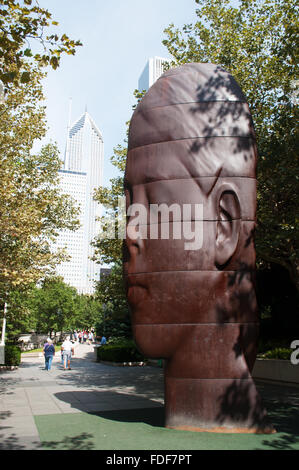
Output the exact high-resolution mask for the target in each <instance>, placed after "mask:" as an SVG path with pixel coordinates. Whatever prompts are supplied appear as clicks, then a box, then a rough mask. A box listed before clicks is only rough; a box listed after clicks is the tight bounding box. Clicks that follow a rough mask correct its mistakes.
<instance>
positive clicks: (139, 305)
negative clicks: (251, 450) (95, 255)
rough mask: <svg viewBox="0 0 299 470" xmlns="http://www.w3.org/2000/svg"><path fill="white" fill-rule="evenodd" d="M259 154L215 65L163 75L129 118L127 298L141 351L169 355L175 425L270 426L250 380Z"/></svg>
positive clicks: (169, 413) (238, 96) (240, 99)
mask: <svg viewBox="0 0 299 470" xmlns="http://www.w3.org/2000/svg"><path fill="white" fill-rule="evenodd" d="M256 158H257V152H256V144H255V135H254V130H253V125H252V120H251V115H250V112H249V108H248V105H247V103H246V100H245V98H244V96H243V94H242V91H241V90H240V88H239V86H238V84H237V83H236V82H235V80H234V79H233V77H232V76H231V75H230V74H228V73H227V72H226V71H225V70H223V69H222V68H220V67H218V66H216V65H213V64H188V65H184V66H182V67H178V68H174V69H171V70H169V71H167V72H166V73H164V74H163V75H162V77H160V79H159V80H158V81H157V82H156V83H155V84H154V85H153V86H152V87H151V88H150V90H149V91H148V93H147V94H146V95H145V96H144V98H143V100H142V101H141V102H140V103H139V105H138V106H137V108H136V110H135V112H134V114H133V117H132V119H131V125H130V132H129V144H128V155H127V165H126V173H125V193H126V201H127V209H128V211H127V215H128V217H127V238H126V244H125V255H124V272H125V279H126V284H127V297H128V302H129V305H130V309H131V313H132V325H133V333H134V337H135V340H136V343H137V345H138V347H139V348H140V349H141V351H142V352H143V353H144V354H145V355H146V356H147V357H151V358H153V357H156V358H164V359H165V364H166V365H165V408H166V426H168V427H175V428H181V429H198V430H215V429H220V430H226V429H229V430H235V431H236V430H239V431H240V430H241V431H254V432H255V431H257V430H265V429H266V425H265V412H264V410H263V407H262V405H261V403H260V399H259V396H258V394H257V391H256V388H255V385H254V382H253V380H252V378H251V375H250V372H251V370H252V368H253V364H254V361H255V355H256V340H257V332H258V315H257V305H256V296H255V291H254V269H255V249H254V228H255V217H256V176H255V175H256Z"/></svg>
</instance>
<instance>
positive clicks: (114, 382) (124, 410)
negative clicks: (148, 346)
mask: <svg viewBox="0 0 299 470" xmlns="http://www.w3.org/2000/svg"><path fill="white" fill-rule="evenodd" d="M258 388H259V390H260V393H261V395H262V397H263V399H264V401H265V404H266V407H267V409H268V412H269V414H270V416H271V420H272V422H273V424H274V425H275V426H276V427H277V428H278V433H277V434H276V435H271V436H263V437H261V436H258V437H253V436H252V435H243V436H240V435H238V436H239V437H238V436H236V435H234V436H235V437H234V441H232V438H231V436H230V435H211V433H190V432H186V431H173V430H166V429H165V428H163V403H164V396H163V395H164V394H163V371H162V369H160V368H155V367H149V366H146V367H114V366H110V365H104V364H101V363H96V362H95V361H94V353H93V346H90V345H88V344H83V345H77V346H76V349H75V356H74V357H73V359H72V370H67V371H64V370H63V369H62V367H61V363H60V353H59V354H57V355H56V357H55V358H54V361H53V366H52V370H51V371H46V370H44V359H43V357H29V356H28V357H25V358H23V359H22V364H21V365H20V367H19V368H18V369H17V370H14V371H5V372H1V373H0V420H1V421H0V449H3V450H4V449H5V450H10V449H32V450H37V449H44V448H52V449H55V448H56V447H55V446H57V445H58V444H57V442H58V441H59V443H60V446H62V448H67V449H74V448H82V449H88V448H108V449H111V448H112V449H123V448H125V449H142V448H144V449H151V448H152V449H155V448H159V449H165V450H167V449H180V448H185V449H188V448H189V447H188V445H190V448H191V445H192V446H193V447H192V448H193V449H197V448H205V449H209V448H240V447H241V448H249V449H251V448H265V447H266V448H270V449H271V448H274V449H289V448H290V449H291V448H297V449H298V448H299V426H298V423H299V388H298V387H290V386H286V385H284V386H279V385H273V384H272V385H271V384H266V383H261V382H260V383H258ZM161 416H162V421H161ZM155 420H156V422H155ZM133 422H134V426H135V427H133ZM72 426H76V431H77V434H76V433H75V431H74V430H73V429H72ZM136 426H137V427H136ZM90 429H93V432H92V433H90V432H89V430H90ZM99 429H100V432H101V436H100V437H99V436H98V435H97V433H98V432H99ZM72 431H74V432H73V434H72ZM109 432H110V434H111V436H110V439H111V440H110V441H108V438H109ZM130 433H131V435H130ZM134 433H135V434H134ZM74 435H76V436H77V437H76V439H74V438H72V436H74ZM192 435H195V437H194V436H193V437H192ZM199 435H201V436H199ZM88 436H89V437H91V439H89V440H88V439H87V437H88ZM213 436H214V437H213ZM199 437H200V439H199ZM142 438H143V441H142V442H140V443H139V439H141V440H142ZM72 439H73V440H72ZM105 439H106V441H105ZM117 439H118V440H117ZM192 439H193V440H192ZM99 441H101V443H99ZM51 442H52V444H51ZM232 442H234V444H233V443H232ZM45 443H47V445H45ZM80 446H81V447H80ZM88 446H90V447H88ZM101 446H103V447H101ZM105 446H106V447H105ZM117 446H119V447H117ZM138 446H139V447H138ZM150 446H152V447H150ZM184 446H185V447H184ZM217 446H218V447H217Z"/></svg>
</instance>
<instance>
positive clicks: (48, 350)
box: [44, 338, 55, 370]
mask: <svg viewBox="0 0 299 470" xmlns="http://www.w3.org/2000/svg"><path fill="white" fill-rule="evenodd" d="M44 356H45V370H51V365H52V361H53V357H54V356H55V347H54V345H53V341H52V340H51V339H50V338H48V339H47V342H46V344H45V345H44Z"/></svg>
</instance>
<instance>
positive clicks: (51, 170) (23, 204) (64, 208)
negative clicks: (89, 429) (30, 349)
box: [0, 0, 81, 316]
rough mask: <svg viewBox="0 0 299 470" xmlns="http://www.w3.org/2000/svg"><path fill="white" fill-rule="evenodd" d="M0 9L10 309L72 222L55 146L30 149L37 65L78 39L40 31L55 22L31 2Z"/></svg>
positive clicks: (2, 284) (0, 170) (0, 136)
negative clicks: (60, 184)
mask: <svg viewBox="0 0 299 470" xmlns="http://www.w3.org/2000/svg"><path fill="white" fill-rule="evenodd" d="M0 7H1V8H0V84H1V83H4V88H5V94H6V99H5V100H1V102H0V117H1V119H0V180H1V185H0V207H1V209H0V233H1V235H0V250H1V257H0V259H1V261H0V301H1V302H2V303H4V302H9V303H10V300H11V303H10V305H11V306H12V305H13V303H14V301H13V299H14V295H15V294H14V293H15V291H16V287H17V289H18V290H19V291H24V290H25V289H26V288H27V287H28V286H30V285H31V284H32V283H35V282H37V281H39V280H41V279H42V278H43V277H44V276H45V275H46V274H49V273H50V272H52V271H53V268H54V265H55V264H57V263H58V262H59V261H61V260H62V259H63V256H64V255H63V253H62V252H58V251H57V252H55V250H54V249H53V245H52V242H53V241H54V239H55V237H56V235H57V232H58V230H60V229H64V228H68V229H75V228H76V227H77V226H78V221H77V220H76V217H77V214H78V210H77V209H76V208H75V207H74V205H73V203H72V201H71V199H70V198H68V197H67V196H64V195H63V194H62V193H61V192H60V190H59V189H58V170H59V168H60V166H61V161H60V159H59V156H58V151H57V148H56V146H55V145H53V144H51V145H48V146H46V147H44V148H43V149H42V150H41V151H40V152H39V154H37V155H32V153H31V149H32V146H33V143H34V141H35V140H36V139H41V138H42V137H43V136H44V135H45V132H46V122H45V108H44V106H42V104H41V101H42V100H43V93H42V87H41V79H42V78H43V77H44V76H45V72H44V70H45V67H46V66H48V65H49V66H51V67H52V68H54V69H56V68H57V67H58V66H59V62H60V57H61V54H63V53H67V54H74V53H75V49H76V47H77V46H79V45H81V43H80V41H73V40H71V39H69V38H68V36H67V35H65V34H63V35H62V36H61V37H60V38H59V37H58V36H57V35H55V34H54V35H53V34H51V33H50V32H49V33H48V35H45V32H46V31H48V30H49V28H50V27H52V26H56V25H57V24H58V23H57V22H55V21H51V14H50V13H49V12H48V11H47V10H45V9H43V8H41V7H40V6H39V4H38V2H37V1H34V0H24V1H23V2H18V1H16V0H0ZM39 46H40V49H41V50H40V51H37V47H39ZM33 51H36V52H33ZM11 308H12V307H11ZM8 315H12V316H13V312H8Z"/></svg>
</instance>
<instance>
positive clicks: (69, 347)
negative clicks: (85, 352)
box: [61, 336, 75, 370]
mask: <svg viewBox="0 0 299 470" xmlns="http://www.w3.org/2000/svg"><path fill="white" fill-rule="evenodd" d="M61 351H62V357H63V369H64V370H66V368H68V369H69V370H70V369H71V357H72V354H73V355H74V354H75V353H74V346H73V343H72V342H71V341H70V337H69V336H67V337H66V339H65V341H64V342H63V343H62V345H61ZM66 366H67V367H66Z"/></svg>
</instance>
